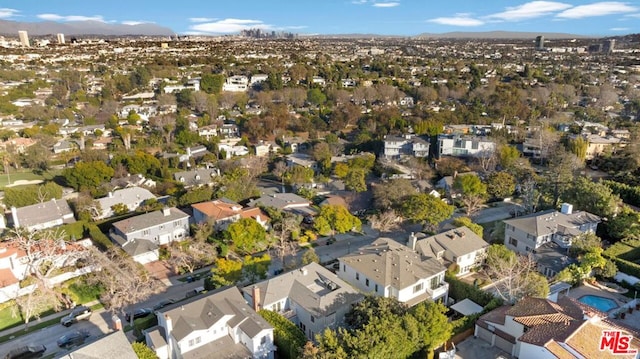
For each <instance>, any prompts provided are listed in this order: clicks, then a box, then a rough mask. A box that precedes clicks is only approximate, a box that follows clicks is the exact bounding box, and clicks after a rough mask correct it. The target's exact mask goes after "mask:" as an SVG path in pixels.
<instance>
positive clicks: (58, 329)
mask: <svg viewBox="0 0 640 359" xmlns="http://www.w3.org/2000/svg"><path fill="white" fill-rule="evenodd" d="M109 317H110V315H109V313H108V312H106V311H104V310H100V311H96V312H94V313H93V315H91V320H84V321H81V322H78V323H75V324H73V325H71V326H70V327H68V328H67V327H64V326H62V325H61V324H56V325H53V326H50V327H47V328H43V329H41V330H38V331H36V332H33V333H29V334H27V335H24V336H21V337H18V338H16V339H14V340H10V341H8V342H6V343H3V344H0V354H2V355H4V354H5V353H7V352H8V351H10V350H11V349H13V348H17V347H20V346H24V345H30V344H42V345H44V346H45V347H46V348H47V351H46V353H45V354H46V355H49V354H53V353H57V354H63V353H64V352H65V351H66V350H65V349H60V348H58V345H57V344H56V341H57V340H58V338H60V337H61V336H63V335H64V334H66V333H69V332H72V331H74V330H83V331H84V330H86V331H87V332H88V333H89V334H90V335H91V336H90V337H89V338H87V342H89V341H92V340H95V339H97V338H100V337H101V336H103V335H104V334H106V333H108V332H109V331H110V328H109V323H110V319H109ZM36 323H37V321H35V322H33V323H32V324H36Z"/></svg>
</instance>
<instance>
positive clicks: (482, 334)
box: [476, 327, 493, 344]
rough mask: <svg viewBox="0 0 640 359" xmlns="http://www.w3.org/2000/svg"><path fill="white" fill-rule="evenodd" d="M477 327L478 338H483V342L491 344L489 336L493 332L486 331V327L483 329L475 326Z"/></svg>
mask: <svg viewBox="0 0 640 359" xmlns="http://www.w3.org/2000/svg"><path fill="white" fill-rule="evenodd" d="M476 328H478V338H480V339H482V340H484V341H485V342H487V343H489V344H491V337H492V336H493V333H491V332H490V331H488V330H487V329H484V328H482V327H476Z"/></svg>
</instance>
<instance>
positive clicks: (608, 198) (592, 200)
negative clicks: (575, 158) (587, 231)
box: [562, 177, 622, 218]
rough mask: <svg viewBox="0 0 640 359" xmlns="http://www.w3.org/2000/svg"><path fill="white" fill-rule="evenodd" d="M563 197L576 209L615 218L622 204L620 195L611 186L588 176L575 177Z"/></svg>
mask: <svg viewBox="0 0 640 359" xmlns="http://www.w3.org/2000/svg"><path fill="white" fill-rule="evenodd" d="M562 199H563V200H564V201H566V202H568V203H571V204H573V206H574V207H575V208H576V209H580V210H583V211H587V212H589V213H593V214H595V215H597V216H600V217H607V218H613V217H614V216H615V215H616V214H617V212H618V210H619V206H620V205H621V204H622V200H621V199H620V197H618V196H617V195H616V194H614V193H613V192H612V191H611V189H610V188H609V187H607V186H606V185H604V184H602V183H598V182H593V181H592V180H591V179H589V178H587V177H577V178H574V179H573V181H572V183H571V184H570V185H569V186H568V187H567V190H566V191H565V192H564V193H563V194H562Z"/></svg>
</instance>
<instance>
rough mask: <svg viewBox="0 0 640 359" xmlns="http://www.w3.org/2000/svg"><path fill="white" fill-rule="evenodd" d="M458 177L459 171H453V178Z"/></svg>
mask: <svg viewBox="0 0 640 359" xmlns="http://www.w3.org/2000/svg"><path fill="white" fill-rule="evenodd" d="M457 177H458V171H453V179H456V178H457Z"/></svg>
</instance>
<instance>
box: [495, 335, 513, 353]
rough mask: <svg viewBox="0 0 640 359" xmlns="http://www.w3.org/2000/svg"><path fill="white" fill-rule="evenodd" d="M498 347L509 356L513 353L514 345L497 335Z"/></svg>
mask: <svg viewBox="0 0 640 359" xmlns="http://www.w3.org/2000/svg"><path fill="white" fill-rule="evenodd" d="M496 347H497V348H498V349H501V350H504V351H505V352H507V353H509V355H511V353H513V344H511V343H510V342H509V341H508V340H506V339H503V338H500V337H499V336H497V335H496Z"/></svg>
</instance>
